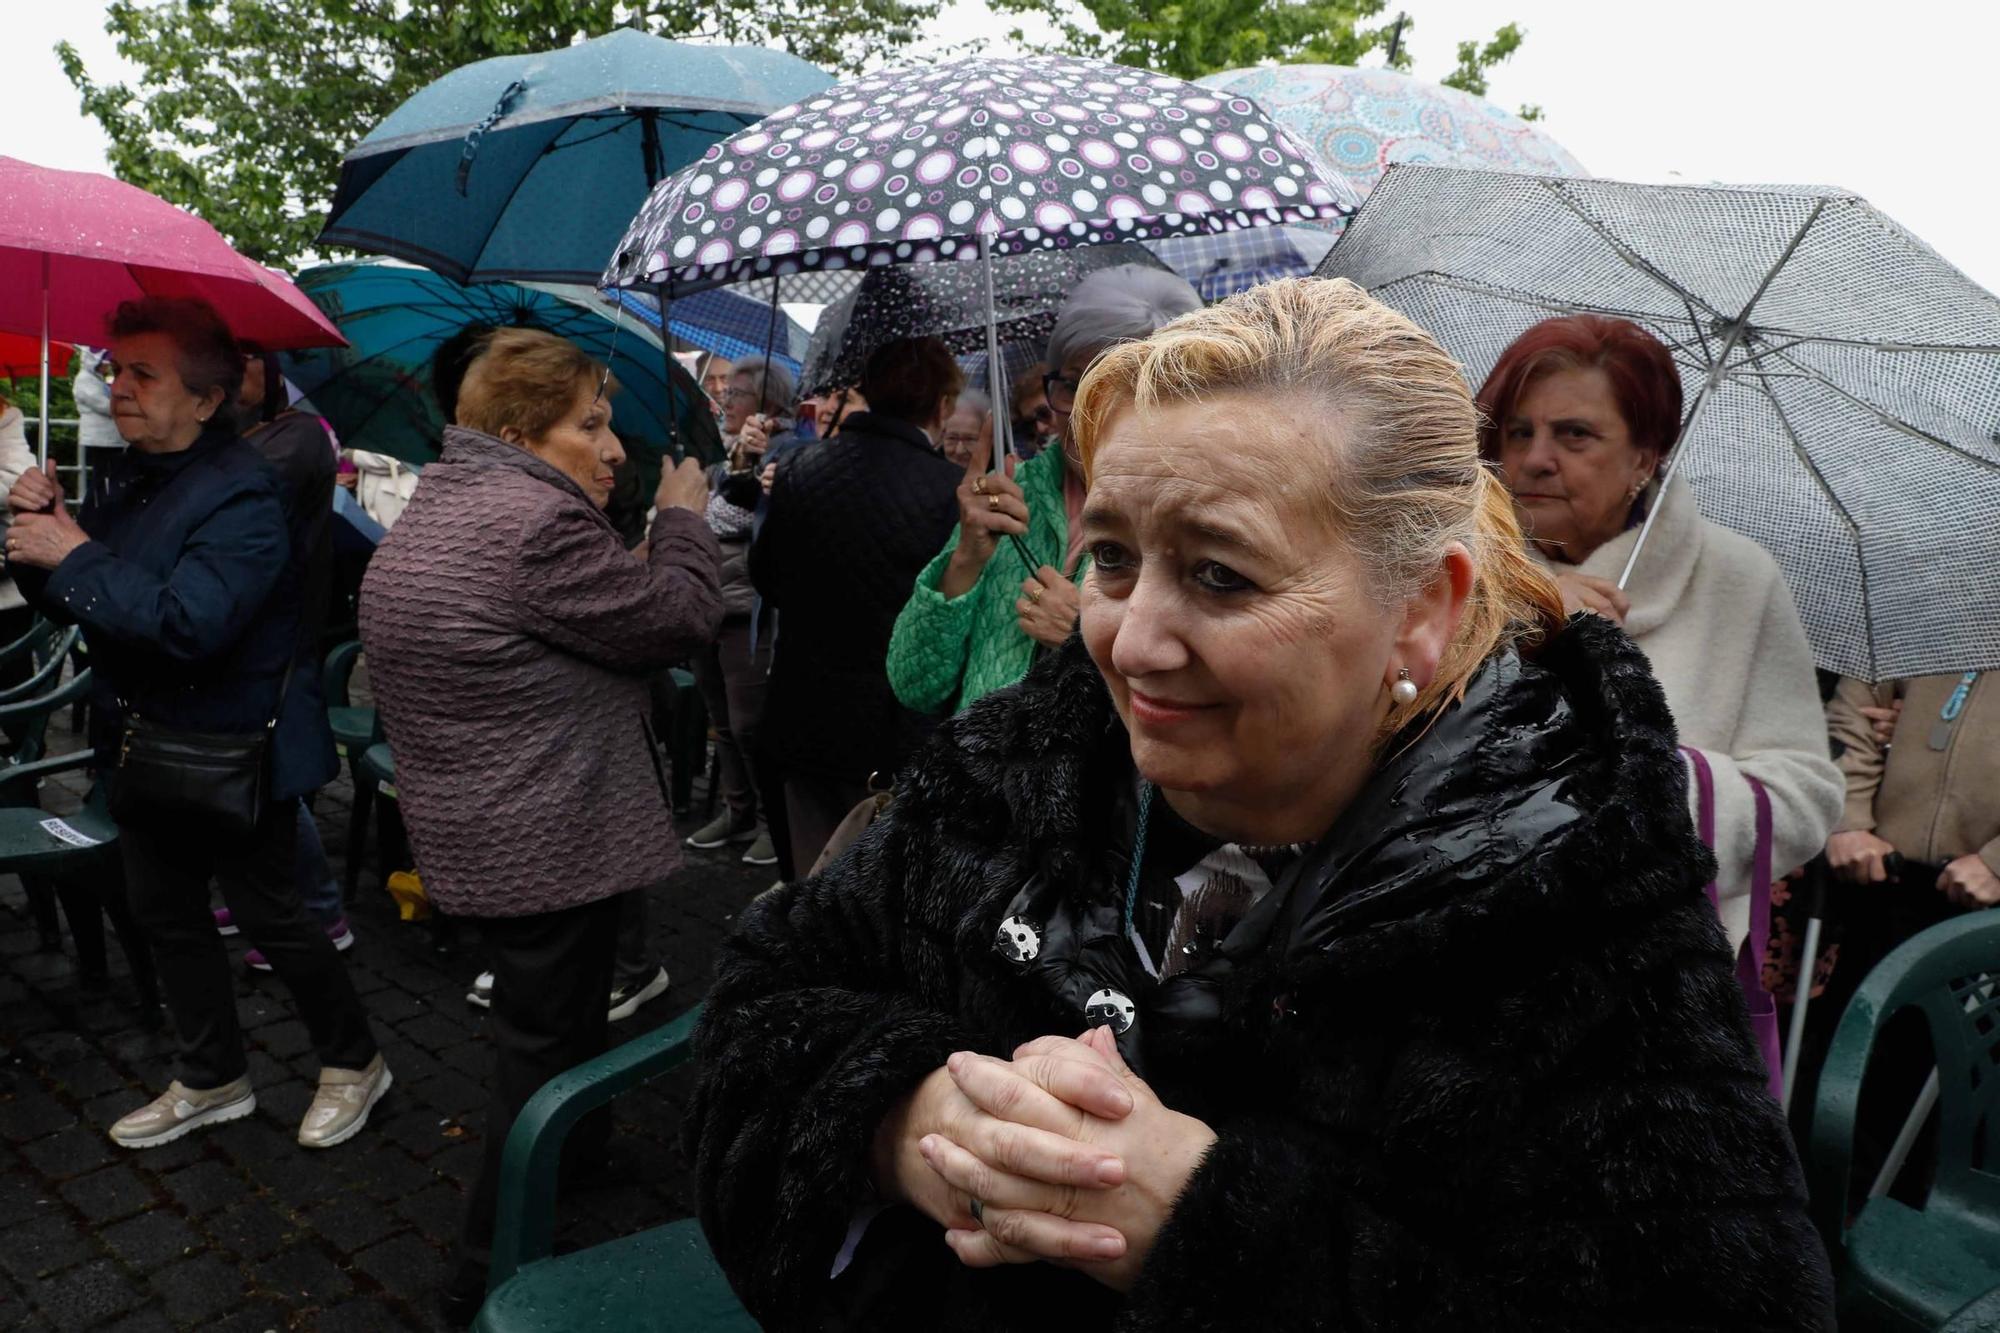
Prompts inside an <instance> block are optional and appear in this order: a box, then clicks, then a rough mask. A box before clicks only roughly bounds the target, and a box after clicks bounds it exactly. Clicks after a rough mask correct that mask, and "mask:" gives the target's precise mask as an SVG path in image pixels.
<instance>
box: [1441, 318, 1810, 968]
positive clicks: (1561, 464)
mask: <svg viewBox="0 0 2000 1333" xmlns="http://www.w3.org/2000/svg"><path fill="white" fill-rule="evenodd" d="M1479 407H1480V411H1481V414H1482V417H1483V420H1482V423H1481V429H1480V451H1481V453H1482V454H1483V455H1484V457H1485V458H1486V460H1487V461H1488V462H1490V463H1493V464H1496V465H1497V466H1498V467H1499V470H1500V474H1501V476H1502V478H1503V479H1504V480H1505V481H1506V483H1507V489H1508V490H1509V491H1510V492H1512V493H1513V496H1514V505H1515V509H1516V511H1517V512H1518V513H1519V515H1520V518H1521V526H1522V528H1523V530H1524V531H1525V532H1526V534H1527V536H1528V538H1529V540H1530V542H1531V543H1532V545H1533V548H1534V550H1535V552H1536V554H1537V555H1539V556H1540V558H1541V560H1542V562H1543V563H1544V564H1546V565H1547V566H1548V567H1549V571H1550V572H1551V573H1552V574H1554V575H1555V577H1556V582H1557V584H1558V585H1559V586H1560V587H1561V588H1562V593H1563V605H1564V609H1565V610H1567V611H1569V612H1570V613H1572V614H1575V613H1577V612H1580V611H1581V612H1590V613H1592V614H1595V615H1600V616H1603V617H1605V618H1606V619H1609V620H1612V621H1614V622H1616V623H1617V624H1619V625H1621V626H1623V627H1624V629H1625V632H1626V634H1628V635H1630V636H1631V638H1632V640H1633V642H1634V643H1636V644H1637V645H1638V646H1639V648H1640V649H1641V650H1642V651H1643V652H1644V653H1645V654H1646V656H1647V658H1648V659H1649V660H1650V661H1651V662H1652V666H1653V671H1654V674H1655V675H1656V676H1658V678H1659V681H1660V685H1661V687H1662V688H1663V689H1664V690H1665V692H1666V696H1667V703H1668V706H1669V707H1670V708H1671V709H1672V711H1673V715H1674V721H1675V723H1676V725H1677V726H1678V727H1679V730H1680V740H1681V744H1682V746H1683V747H1685V748H1687V749H1688V750H1690V751H1692V752H1694V753H1693V754H1691V755H1690V760H1691V762H1690V764H1689V773H1690V777H1689V787H1690V794H1689V799H1690V801H1691V802H1693V803H1695V804H1696V806H1697V807H1698V805H1699V799H1698V795H1697V792H1698V779H1697V777H1696V776H1695V775H1696V773H1697V772H1698V770H1699V769H1700V767H1701V761H1706V764H1707V767H1708V769H1709V771H1710V773H1711V774H1712V777H1713V790H1714V815H1713V821H1714V830H1713V835H1712V839H1711V845H1712V846H1713V848H1714V851H1715V856H1716V860H1717V862H1718V874H1717V876H1716V886H1715V887H1716V890H1717V894H1718V897H1719V900H1720V904H1719V905H1720V910H1721V914H1722V922H1723V925H1724V927H1725V928H1726V929H1727V930H1728V932H1729V939H1730V944H1731V947H1732V948H1740V947H1741V946H1742V944H1743V942H1744V940H1745V938H1746V937H1747V935H1748V934H1749V929H1750V914H1751V890H1752V888H1753V885H1752V880H1753V878H1754V877H1755V865H1756V863H1757V861H1758V852H1759V847H1760V843H1761V844H1762V848H1763V850H1764V852H1765V855H1766V856H1767V857H1768V858H1769V865H1770V866H1772V867H1775V870H1776V872H1777V873H1779V874H1782V873H1784V872H1785V871H1787V870H1789V869H1791V868H1792V867H1793V866H1796V865H1800V864H1802V863H1804V862H1805V861H1807V860H1809V859H1810V858H1811V857H1812V856H1813V855H1814V854H1815V853H1816V852H1818V851H1819V849H1820V848H1821V847H1822V846H1824V845H1825V843H1826V835H1827V832H1828V831H1829V830H1830V829H1831V828H1832V827H1833V822H1834V820H1835V819H1836V818H1838V817H1839V814H1840V810H1841V796H1842V786H1841V781H1840V772H1839V770H1838V769H1836V768H1835V767H1834V766H1833V762H1832V760H1831V759H1829V758H1828V752H1827V738H1826V724H1825V719H1824V717H1823V716H1822V715H1821V712H1820V706H1819V691H1818V686H1817V683H1816V681H1815V680H1814V677H1813V661H1812V653H1811V651H1810V649H1809V648H1808V647H1807V645H1806V636H1805V631H1804V629H1803V628H1802V627H1801V626H1800V624H1799V616H1798V611H1797V609H1796V608H1795V607H1794V605H1793V602H1792V596H1791V592H1790V590H1789V589H1788V588H1787V587H1786V585H1785V579H1784V575H1783V574H1782V573H1781V572H1780V571H1779V569H1778V565H1777V562H1776V561H1775V560H1773V559H1772V558H1771V556H1770V555H1769V554H1768V553H1767V552H1766V551H1765V550H1764V548H1763V547H1761V546H1759V545H1757V544H1756V543H1755V542H1753V541H1751V540H1750V539H1749V538H1747V537H1743V536H1740V535H1738V534H1737V533H1734V532H1731V531H1730V530H1729V529H1727V528H1724V527H1720V526H1718V525H1716V524H1714V523H1710V522H1709V521H1708V520H1706V519H1704V518H1703V517H1702V516H1701V514H1700V513H1699V512H1697V510H1696V508H1695V504H1694V500H1693V498H1692V497H1691V496H1688V495H1678V496H1675V497H1673V498H1671V499H1669V500H1667V501H1665V503H1664V506H1663V507H1662V508H1661V509H1660V513H1659V517H1658V518H1657V519H1655V520H1654V523H1653V532H1652V535H1651V536H1650V537H1648V538H1647V541H1646V546H1645V549H1644V551H1643V552H1642V553H1641V555H1640V558H1639V563H1638V565H1637V567H1636V568H1635V569H1634V570H1633V572H1632V578H1631V581H1630V586H1629V587H1627V588H1625V589H1624V590H1623V591H1621V590H1620V589H1619V587H1618V585H1617V579H1618V577H1619V575H1620V573H1621V572H1622V571H1623V570H1624V568H1625V564H1626V561H1627V560H1629V559H1630V558H1631V555H1632V550H1633V547H1634V545H1635V544H1636V543H1637V541H1638V539H1639V530H1640V527H1641V525H1642V524H1643V523H1644V522H1645V519H1646V514H1647V512H1648V511H1649V509H1650V508H1651V507H1652V506H1654V505H1656V504H1660V503H1661V496H1660V486H1659V475H1660V471H1661V468H1662V466H1663V464H1664V462H1665V459H1666V456H1667V454H1668V452H1669V451H1671V450H1672V448H1673V447H1674V440H1675V438H1676V437H1677V436H1678V435H1679V433H1680V425H1681V381H1680V373H1679V371H1678V370H1677V369H1676V368H1675V366H1674V360H1673V357H1672V355H1671V354H1670V353H1669V352H1668V351H1667V349H1666V348H1665V347H1664V346H1662V345H1661V344H1660V342H1659V340H1658V339H1656V338H1654V337H1653V336H1652V335H1651V334H1649V333H1647V332H1646V331H1645V330H1644V329H1642V328H1640V327H1639V326H1638V325H1637V324H1634V323H1632V322H1631V321H1629V320H1623V319H1609V318H1606V317H1605V316H1602V315H1569V316H1565V317H1563V318H1560V319H1547V320H1543V321H1542V322H1541V323H1539V324H1537V325H1535V326H1534V327H1533V328H1531V329H1529V330H1528V331H1527V332H1526V333H1524V334H1522V335H1521V336H1520V337H1519V338H1518V339H1516V340H1515V341H1514V344H1513V345H1512V346H1511V347H1509V348H1508V349H1507V350H1506V352H1504V353H1503V354H1502V355H1501V357H1500V360H1499V362H1498V364H1496V365H1495V366H1494V367H1493V372H1492V374H1490V375H1488V376H1487V377H1486V383H1485V385H1484V386H1483V387H1482V388H1481V389H1480V391H1479ZM1746 779H1748V780H1746ZM1753 784H1754V785H1753ZM1758 786H1761V787H1762V789H1763V791H1764V793H1766V794H1767V795H1768V797H1769V814H1768V821H1766V820H1760V818H1759V815H1758V810H1757V806H1758V800H1757V795H1756V789H1757V787H1758ZM1697 818H1698V819H1699V813H1698V811H1697ZM1765 822H1768V832H1767V833H1766V834H1765V835H1764V836H1762V837H1761V838H1760V836H1759V826H1760V824H1761V823H1765ZM1765 887H1768V886H1765ZM1756 948H1757V949H1758V950H1761V949H1762V948H1763V941H1761V940H1760V941H1758V942H1757V944H1756Z"/></svg>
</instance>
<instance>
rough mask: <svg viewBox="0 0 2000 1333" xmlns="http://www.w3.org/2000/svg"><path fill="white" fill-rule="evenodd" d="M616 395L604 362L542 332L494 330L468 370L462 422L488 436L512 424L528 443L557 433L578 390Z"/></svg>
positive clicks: (462, 396) (462, 397)
mask: <svg viewBox="0 0 2000 1333" xmlns="http://www.w3.org/2000/svg"><path fill="white" fill-rule="evenodd" d="M600 383H601V384H603V385H604V393H605V396H606V397H609V396H610V395H612V394H614V393H616V392H618V381H617V380H616V379H615V378H607V372H606V371H605V369H604V365H603V363H602V362H599V361H595V360H593V359H592V358H591V356H590V354H589V353H588V352H585V351H584V350H583V349H582V348H581V347H578V346H577V345H576V344H575V343H573V342H571V341H569V340H568V339H567V338H558V337H556V335H555V334H553V333H545V332H543V331H542V330H541V329H495V330H494V331H493V332H492V334H491V335H490V336H488V337H487V338H486V339H485V342H484V344H483V346H482V347H481V349H480V351H479V354H478V355H477V356H476V357H474V358H473V362H472V364H471V365H470V366H468V367H466V371H465V380H464V382H463V383H462V384H460V385H459V388H458V424H459V425H461V426H468V427H470V428H472V429H473V430H477V431H484V432H485V433H486V434H488V435H498V434H499V433H500V432H501V431H503V430H505V429H506V428H507V427H509V426H512V427H513V428H514V429H515V430H518V431H520V432H521V434H522V436H523V437H524V438H526V439H530V440H539V439H541V438H542V437H543V436H544V435H546V434H548V433H549V431H551V430H553V429H554V428H555V426H556V424H557V423H558V422H560V421H561V420H562V419H563V418H564V417H565V416H567V415H568V414H569V410H570V408H572V407H574V406H575V405H576V395H577V391H578V389H580V388H582V387H585V386H588V387H589V389H590V391H591V392H592V393H595V392H596V391H597V386H598V385H599V384H600Z"/></svg>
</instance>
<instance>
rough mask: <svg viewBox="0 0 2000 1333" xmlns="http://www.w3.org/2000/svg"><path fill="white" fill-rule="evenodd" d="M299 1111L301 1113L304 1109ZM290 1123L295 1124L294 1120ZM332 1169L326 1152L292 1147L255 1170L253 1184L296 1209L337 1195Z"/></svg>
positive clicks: (336, 1177)
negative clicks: (255, 1182)
mask: <svg viewBox="0 0 2000 1333" xmlns="http://www.w3.org/2000/svg"><path fill="white" fill-rule="evenodd" d="M299 1109H300V1113H301V1114H304V1110H305V1108H304V1107H300V1108H299ZM292 1123H293V1124H294V1125H296V1124H297V1121H296V1119H294V1120H293V1121H292ZM362 1132H363V1133H366V1132H367V1131H366V1130H363V1131H362ZM330 1151H332V1152H338V1151H339V1149H338V1148H335V1149H331V1150H330ZM333 1168H334V1163H333V1162H332V1161H330V1160H329V1159H328V1153H326V1152H315V1151H313V1150H312V1149H310V1148H294V1149H293V1150H292V1152H291V1153H290V1154H289V1155H288V1156H284V1157H278V1158H274V1159H272V1160H271V1161H268V1162H266V1163H264V1165H262V1166H261V1167H259V1168H257V1183H258V1184H260V1185H262V1186H263V1187H264V1188H265V1189H267V1190H269V1191H270V1193H271V1196H272V1197H273V1198H274V1199H276V1200H277V1201H279V1202H280V1203H282V1204H284V1205H285V1206H286V1207H288V1208H291V1209H293V1210H297V1209H300V1208H303V1207H305V1206H306V1205H307V1204H309V1203H314V1202H317V1201H319V1200H321V1199H330V1198H332V1197H333V1196H334V1195H335V1194H337V1193H339V1192H340V1189H341V1183H342V1182H341V1180H340V1178H339V1176H338V1175H336V1174H335V1172H334V1169H333Z"/></svg>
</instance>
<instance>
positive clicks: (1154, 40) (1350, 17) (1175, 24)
mask: <svg viewBox="0 0 2000 1333" xmlns="http://www.w3.org/2000/svg"><path fill="white" fill-rule="evenodd" d="M992 3H993V7H994V8H995V9H998V10H1003V11H1007V12H1011V13H1015V14H1020V15H1023V16H1024V17H1025V16H1030V15H1032V16H1034V17H1036V18H1038V19H1040V20H1041V21H1042V22H1043V23H1045V24H1047V25H1048V26H1049V27H1050V28H1052V30H1053V32H1054V34H1055V40H1054V41H1053V42H1050V43H1048V44H1047V46H1048V49H1049V50H1052V51H1067V52H1071V53H1073V54H1076V55H1089V56H1097V57H1098V58H1100V59H1104V60H1115V61H1117V62H1118V63H1119V64H1121V65H1134V66H1137V67H1139V68H1142V69H1152V70H1158V71H1160V72H1161V73H1163V74H1171V75H1173V76H1175V77H1176V78H1182V79H1195V78H1200V77H1201V76H1202V75H1204V74H1213V73H1215V72H1216V71H1218V70H1225V69H1242V68H1244V67H1246V66H1249V65H1259V64H1264V63H1266V62H1270V61H1276V62H1278V63H1281V64H1324V65H1358V64H1360V63H1361V62H1362V59H1363V58H1364V57H1366V56H1368V55H1369V54H1370V53H1371V52H1375V51H1382V52H1385V53H1390V52H1391V50H1392V47H1391V39H1392V37H1393V36H1394V34H1395V32H1396V25H1397V20H1398V19H1399V18H1401V17H1402V16H1401V15H1400V14H1398V13H1393V12H1390V11H1389V0H992ZM1416 26H1417V25H1416V21H1415V20H1414V19H1409V18H1403V20H1402V35H1401V41H1400V42H1399V43H1397V44H1396V45H1395V46H1394V48H1393V54H1391V55H1390V59H1389V64H1390V65H1391V66H1393V67H1394V68H1396V69H1400V70H1408V69H1409V68H1410V45H1409V43H1410V34H1411V33H1412V32H1414V31H1415V30H1416ZM1524 35H1525V34H1523V33H1522V31H1521V29H1520V27H1519V26H1518V25H1516V24H1512V23H1509V24H1508V25H1507V26H1506V27H1504V28H1501V29H1500V30H1499V31H1498V32H1495V33H1494V34H1493V37H1492V39H1491V40H1490V41H1487V42H1483V43H1481V42H1460V43H1459V44H1458V67H1457V68H1456V69H1454V70H1453V71H1452V72H1451V73H1450V74H1448V75H1446V76H1445V77H1444V78H1443V79H1442V80H1441V82H1442V83H1444V84H1445V85H1446V86H1447V87H1451V88H1463V89H1464V90H1465V91H1467V92H1470V93H1477V94H1484V93H1485V91H1486V75H1487V72H1488V71H1489V70H1491V69H1492V68H1493V66H1495V65H1497V64H1499V63H1500V62H1501V61H1503V60H1505V59H1507V58H1508V57H1509V56H1511V55H1513V54H1514V51H1515V50H1516V48H1518V47H1519V46H1520V45H1521V39H1522V37H1523V36H1524ZM1014 39H1015V40H1016V41H1018V42H1022V43H1024V44H1030V45H1032V44H1033V43H1032V40H1031V38H1030V37H1029V35H1028V34H1027V32H1026V30H1025V29H1019V30H1016V32H1015V33H1014ZM1537 114H1539V113H1537Z"/></svg>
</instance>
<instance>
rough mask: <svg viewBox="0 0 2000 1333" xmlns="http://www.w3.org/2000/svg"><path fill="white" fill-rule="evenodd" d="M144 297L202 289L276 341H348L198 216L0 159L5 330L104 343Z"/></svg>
mask: <svg viewBox="0 0 2000 1333" xmlns="http://www.w3.org/2000/svg"><path fill="white" fill-rule="evenodd" d="M139 296H198V297H200V298H201V299H203V300H204V301H207V302H208V303H209V304H210V305H212V306H214V307H215V309H216V311H217V312H218V313H220V314H221V316H222V318H223V319H224V320H225V321H227V323H228V324H229V327H230V329H231V330H232V331H233V332H234V333H235V334H236V335H237V336H238V337H241V338H249V339H253V340H255V341H256V342H258V343H260V344H262V345H263V346H265V347H267V348H272V349H278V348H296V347H327V346H340V345H343V344H344V343H345V342H346V339H344V338H342V337H341V336H340V332H339V330H338V329H336V328H335V327H334V326H333V324H331V323H330V322H329V321H328V320H327V318H326V317H325V316H324V315H322V314H321V313H320V312H319V311H318V309H317V308H315V307H314V306H313V304H312V302H310V301H308V300H307V299H305V297H304V296H303V295H302V294H300V293H299V292H298V291H297V289H296V288H294V287H293V286H292V284H291V283H290V282H289V281H287V280H286V279H284V278H282V277H280V276H278V275H276V274H273V273H271V272H269V271H267V270H265V269H263V268H261V267H259V266H258V265H255V264H252V263H251V262H250V261H249V260H247V259H245V258H243V256H241V255H239V254H237V253H236V251H235V250H233V249H231V248H230V245H229V242H227V241H225V240H223V239H222V236H221V234H220V233H218V232H217V231H216V230H215V228H213V227H211V226H209V225H208V224H207V223H206V222H203V221H202V220H201V219H200V218H198V217H195V216H194V215H193V214H191V213H186V212H183V211H182V210H180V209H178V208H175V207H174V206H173V205H172V204H169V203H168V202H166V200H164V199H161V198H159V197H157V196H156V195H151V194H148V193H147V192H146V191H144V190H141V189H139V188H138V187H137V186H134V185H127V184H125V183H124V182H123V181H117V180H113V179H111V178H110V177H109V176H99V175H95V174H93V173H90V172H81V171H55V170H52V169H50V168H48V167H38V166H34V165H33V164H31V163H27V162H22V161H19V160H17V159H15V158H9V157H0V331H4V332H12V333H34V334H39V335H41V337H42V338H43V340H44V341H46V340H47V339H48V338H50V337H56V338H60V339H63V340H64V341H67V342H84V343H99V342H102V341H103V335H104V322H105V320H106V318H107V317H108V316H109V315H110V314H111V312H112V311H113V310H115V309H116V308H117V306H118V303H119V302H121V301H128V300H131V299H132V298H134V297H139ZM43 382H44V389H43V394H44V401H43V408H42V451H43V456H44V457H46V456H47V452H48V406H47V398H46V395H47V388H46V384H47V379H46V377H44V381H43Z"/></svg>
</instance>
